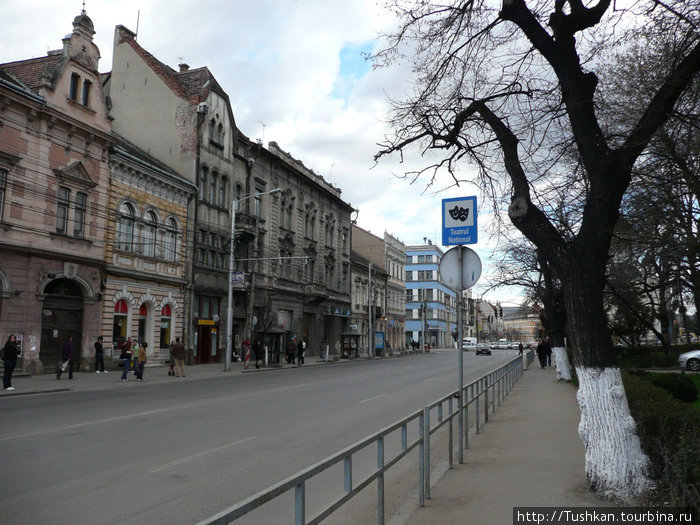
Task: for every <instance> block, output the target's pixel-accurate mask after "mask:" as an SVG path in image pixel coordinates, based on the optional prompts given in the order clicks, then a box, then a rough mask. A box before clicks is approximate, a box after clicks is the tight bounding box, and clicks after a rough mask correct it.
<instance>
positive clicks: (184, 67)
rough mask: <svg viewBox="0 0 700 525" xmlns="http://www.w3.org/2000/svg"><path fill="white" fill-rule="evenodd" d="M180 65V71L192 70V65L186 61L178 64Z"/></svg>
mask: <svg viewBox="0 0 700 525" xmlns="http://www.w3.org/2000/svg"><path fill="white" fill-rule="evenodd" d="M178 66H179V67H180V73H184V72H185V71H189V70H190V66H189V65H188V64H185V63H184V62H183V63H182V64H178Z"/></svg>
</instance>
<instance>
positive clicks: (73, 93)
mask: <svg viewBox="0 0 700 525" xmlns="http://www.w3.org/2000/svg"><path fill="white" fill-rule="evenodd" d="M79 86H80V75H78V74H77V73H73V74H72V75H71V76H70V99H71V100H75V101H77V100H78V88H79Z"/></svg>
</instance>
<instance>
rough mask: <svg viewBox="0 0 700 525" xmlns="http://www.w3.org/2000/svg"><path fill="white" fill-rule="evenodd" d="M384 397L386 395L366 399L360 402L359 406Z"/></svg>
mask: <svg viewBox="0 0 700 525" xmlns="http://www.w3.org/2000/svg"><path fill="white" fill-rule="evenodd" d="M384 396H386V394H380V395H378V396H374V397H368V398H367V399H363V400H362V401H360V404H362V403H368V402H369V401H374V400H375V399H379V398H380V397H384Z"/></svg>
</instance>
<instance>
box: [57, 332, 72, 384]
mask: <svg viewBox="0 0 700 525" xmlns="http://www.w3.org/2000/svg"><path fill="white" fill-rule="evenodd" d="M61 358H62V361H61V365H60V366H59V367H58V370H57V371H56V379H61V374H63V372H64V371H65V369H66V368H68V379H73V336H71V335H69V336H68V337H66V342H65V343H64V344H63V349H62V350H61Z"/></svg>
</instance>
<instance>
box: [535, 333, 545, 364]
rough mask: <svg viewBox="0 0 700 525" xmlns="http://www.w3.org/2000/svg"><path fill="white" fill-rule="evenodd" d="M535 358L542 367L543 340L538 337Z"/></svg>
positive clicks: (543, 359)
mask: <svg viewBox="0 0 700 525" xmlns="http://www.w3.org/2000/svg"><path fill="white" fill-rule="evenodd" d="M537 359H539V361H540V368H544V365H545V359H546V356H545V349H544V341H543V340H542V338H541V337H540V342H539V343H537Z"/></svg>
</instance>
